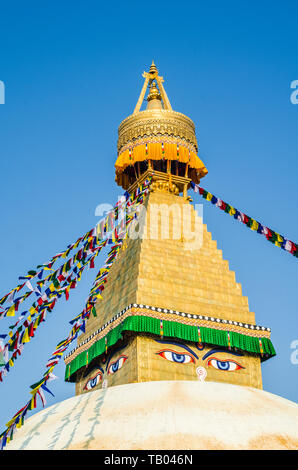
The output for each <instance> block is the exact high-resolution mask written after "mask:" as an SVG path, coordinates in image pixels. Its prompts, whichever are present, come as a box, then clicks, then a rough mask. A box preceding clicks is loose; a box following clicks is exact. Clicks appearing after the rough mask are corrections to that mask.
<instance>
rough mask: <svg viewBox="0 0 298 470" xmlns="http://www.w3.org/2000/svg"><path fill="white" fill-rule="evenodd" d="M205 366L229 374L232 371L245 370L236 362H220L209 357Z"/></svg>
mask: <svg viewBox="0 0 298 470" xmlns="http://www.w3.org/2000/svg"><path fill="white" fill-rule="evenodd" d="M207 366H212V367H214V369H218V370H225V371H229V372H232V371H234V370H239V369H245V367H243V366H241V364H239V363H238V362H236V361H230V360H227V361H220V360H219V359H217V358H216V357H211V358H210V359H209V360H208V361H207Z"/></svg>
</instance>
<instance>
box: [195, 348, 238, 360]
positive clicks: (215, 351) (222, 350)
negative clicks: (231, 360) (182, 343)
mask: <svg viewBox="0 0 298 470" xmlns="http://www.w3.org/2000/svg"><path fill="white" fill-rule="evenodd" d="M217 352H224V353H228V354H233V355H234V356H243V353H241V352H235V351H230V350H229V349H226V348H217V349H211V350H210V351H208V352H207V353H206V354H205V355H204V356H203V357H202V360H203V361H204V360H205V359H207V357H209V356H211V354H214V353H217Z"/></svg>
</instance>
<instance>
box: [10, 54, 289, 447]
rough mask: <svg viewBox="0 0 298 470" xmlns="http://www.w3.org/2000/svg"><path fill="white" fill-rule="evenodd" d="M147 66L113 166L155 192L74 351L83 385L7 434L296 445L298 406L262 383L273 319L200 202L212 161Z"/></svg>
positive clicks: (126, 184) (103, 442)
mask: <svg viewBox="0 0 298 470" xmlns="http://www.w3.org/2000/svg"><path fill="white" fill-rule="evenodd" d="M143 77H144V79H145V80H144V85H143V88H142V91H141V94H140V97H139V99H138V102H137V105H136V107H135V109H134V112H133V114H132V115H130V116H128V117H127V118H126V119H124V120H123V121H122V123H121V124H120V126H119V131H118V157H117V160H116V163H115V170H116V182H117V184H118V185H119V186H122V188H124V189H125V190H127V191H128V192H129V193H131V192H132V191H135V190H136V188H137V187H138V186H139V185H141V184H142V183H143V182H144V181H145V180H148V179H150V181H151V184H150V192H149V195H148V196H147V198H146V201H145V203H144V207H142V210H141V211H140V213H139V217H138V219H137V220H136V221H135V223H134V224H133V225H132V227H131V230H130V233H129V237H128V239H127V240H126V241H125V242H124V243H123V246H122V249H121V252H120V253H119V254H118V257H117V259H116V261H115V262H114V264H113V266H112V267H111V270H110V272H109V275H108V280H107V281H108V282H107V285H106V287H105V290H104V292H103V298H102V299H101V300H99V301H98V302H97V304H96V306H95V308H96V314H97V315H96V316H93V317H90V318H89V320H88V322H87V327H86V331H85V333H83V334H82V335H81V336H80V337H79V338H78V343H77V346H76V347H75V349H73V350H72V351H71V352H70V353H69V354H67V355H66V356H65V364H66V372H65V380H66V381H69V382H75V383H76V396H75V397H73V398H71V399H69V400H65V401H64V402H62V403H59V404H56V405H54V406H52V407H49V408H47V409H46V410H43V411H42V412H40V413H38V414H36V415H34V416H33V417H32V418H30V419H29V420H28V421H27V423H25V425H24V426H23V428H22V429H20V430H19V432H18V433H17V435H16V436H15V439H14V440H13V441H12V442H11V444H10V446H9V448H12V449H23V448H24V449H244V448H246V449H258V448H269V449H270V448H276V449H277V448H284V449H288V448H298V406H297V405H296V404H295V403H293V402H290V401H288V400H285V399H283V398H280V397H277V396H275V395H272V394H270V393H268V392H265V391H263V390H262V374H261V363H262V361H265V360H267V359H270V357H272V356H274V355H275V350H274V347H273V345H272V342H271V339H270V335H271V331H270V328H269V327H267V326H262V325H259V323H256V321H255V314H254V313H253V312H250V310H249V306H248V300H247V298H246V297H244V296H243V295H242V290H241V285H240V284H239V283H238V282H236V279H235V274H234V272H232V271H231V270H230V269H229V266H228V262H227V261H226V260H224V259H223V257H222V252H221V250H219V249H218V248H217V244H216V241H214V240H213V239H212V237H211V234H210V233H209V232H208V231H207V227H206V225H205V224H204V223H203V221H202V218H201V217H200V216H199V214H198V213H197V212H196V211H195V209H194V207H193V205H192V204H191V202H192V200H191V197H190V195H189V194H188V190H189V188H190V184H191V182H194V183H199V182H200V180H201V178H203V177H204V176H205V175H206V174H207V169H206V167H205V165H204V163H203V162H202V161H201V160H200V158H199V157H198V144H197V139H196V134H195V126H194V123H193V122H192V120H191V119H190V118H188V117H187V116H185V115H184V114H182V113H179V112H176V111H173V109H172V107H171V104H170V101H169V99H168V97H167V94H166V92H165V89H164V87H163V82H164V80H163V78H162V77H161V76H160V75H159V73H158V70H157V67H156V66H155V64H154V62H153V63H152V65H151V67H150V69H149V72H144V74H143ZM148 89H149V91H148V95H147V97H146V98H145V95H146V93H147V90H148ZM144 99H146V101H147V107H146V109H145V110H141V107H142V104H143V101H144Z"/></svg>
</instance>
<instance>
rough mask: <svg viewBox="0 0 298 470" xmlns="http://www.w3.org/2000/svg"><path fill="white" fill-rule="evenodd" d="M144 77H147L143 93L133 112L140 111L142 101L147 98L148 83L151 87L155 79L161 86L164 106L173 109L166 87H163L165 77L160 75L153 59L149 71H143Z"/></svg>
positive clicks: (160, 90)
mask: <svg viewBox="0 0 298 470" xmlns="http://www.w3.org/2000/svg"><path fill="white" fill-rule="evenodd" d="M143 77H144V78H145V81H144V85H143V88H142V91H141V94H140V96H139V99H138V102H137V105H136V107H135V109H134V112H133V114H137V113H139V112H140V110H141V106H142V103H143V101H144V98H145V94H146V90H147V88H148V85H149V87H151V85H152V82H153V80H156V83H157V86H158V88H159V92H160V95H161V99H162V101H163V108H164V109H167V110H169V111H172V106H171V103H170V101H169V98H168V96H167V94H166V92H165V89H164V87H163V82H164V79H163V77H161V76H160V75H158V70H157V67H156V65H155V63H154V61H152V64H151V67H150V69H149V72H143ZM159 109H162V107H160V108H159Z"/></svg>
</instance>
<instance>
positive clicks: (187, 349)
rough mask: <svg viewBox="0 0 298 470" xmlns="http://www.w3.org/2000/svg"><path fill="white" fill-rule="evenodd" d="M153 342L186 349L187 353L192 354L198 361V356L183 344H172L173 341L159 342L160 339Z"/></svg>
mask: <svg viewBox="0 0 298 470" xmlns="http://www.w3.org/2000/svg"><path fill="white" fill-rule="evenodd" d="M155 341H156V342H157V343H165V344H174V345H175V346H180V347H181V348H184V349H186V351H188V352H189V353H191V354H193V355H194V356H195V357H196V358H197V359H199V358H198V356H197V355H196V353H195V352H193V350H192V349H190V348H189V347H188V346H185V344H181V343H174V342H173V341H166V340H161V339H156V340H155Z"/></svg>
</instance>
